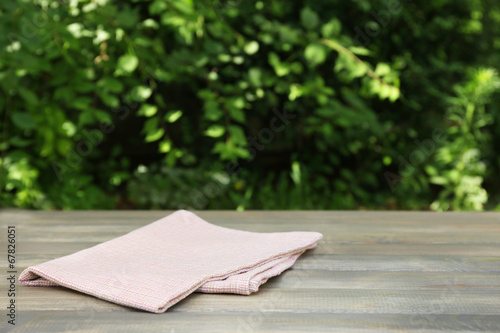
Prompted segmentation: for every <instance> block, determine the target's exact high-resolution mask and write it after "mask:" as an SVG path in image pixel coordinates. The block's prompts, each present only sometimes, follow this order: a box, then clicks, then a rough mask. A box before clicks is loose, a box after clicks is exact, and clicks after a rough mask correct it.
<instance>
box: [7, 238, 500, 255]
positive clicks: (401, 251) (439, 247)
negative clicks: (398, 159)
mask: <svg viewBox="0 0 500 333" xmlns="http://www.w3.org/2000/svg"><path fill="white" fill-rule="evenodd" d="M117 236H120V235H117ZM97 244H99V242H83V241H82V242H55V241H45V242H22V243H21V244H19V248H18V254H19V255H23V256H24V255H30V254H47V255H53V256H54V257H56V256H60V255H61V254H65V255H66V254H71V253H74V252H77V251H80V250H84V249H87V248H89V247H92V246H95V245H97ZM0 252H1V251H0ZM314 253H315V254H379V255H435V254H440V255H443V256H446V255H450V256H461V257H471V256H493V257H495V256H496V257H500V244H498V245H497V244H433V245H432V246H429V244H413V243H406V244H400V243H368V244H367V243H356V244H353V243H348V242H345V243H334V242H329V241H328V239H325V240H322V241H321V242H320V244H319V245H318V246H317V247H316V248H315V249H314Z"/></svg>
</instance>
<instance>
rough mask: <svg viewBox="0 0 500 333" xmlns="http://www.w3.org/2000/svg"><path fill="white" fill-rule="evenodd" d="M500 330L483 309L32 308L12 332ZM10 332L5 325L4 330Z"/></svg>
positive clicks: (498, 320)
mask: <svg viewBox="0 0 500 333" xmlns="http://www.w3.org/2000/svg"><path fill="white" fill-rule="evenodd" d="M118 324H121V325H118ZM68 331H76V332H94V333H111V332H123V333H129V332H130V333H136V332H145V331H155V332H167V333H169V332H174V333H179V332H187V333H192V332H205V333H220V332H238V333H250V332H292V333H293V332H297V333H303V332H347V333H351V332H403V331H404V332H417V331H419V332H422V331H425V332H452V331H462V332H465V331H467V332H498V331H500V317H498V316H477V315H432V314H426V315H419V316H407V315H393V314H376V315H374V314H363V315H356V314H325V313H314V314H300V313H297V314H289V313H259V312H253V313H250V314H248V313H243V314H242V313H192V314H191V313H168V312H167V313H164V314H160V315H157V314H149V313H141V312H137V311H129V312H118V313H113V315H112V316H111V315H110V314H109V313H100V312H90V311H82V312H78V313H76V314H75V313H73V312H70V311H56V312H54V311H50V312H36V311H35V312H31V311H30V312H26V313H24V321H23V322H21V324H20V325H19V326H18V327H16V328H15V330H12V331H11V332H12V333H25V332H30V333H31V332H37V333H56V332H68ZM2 332H4V331H2Z"/></svg>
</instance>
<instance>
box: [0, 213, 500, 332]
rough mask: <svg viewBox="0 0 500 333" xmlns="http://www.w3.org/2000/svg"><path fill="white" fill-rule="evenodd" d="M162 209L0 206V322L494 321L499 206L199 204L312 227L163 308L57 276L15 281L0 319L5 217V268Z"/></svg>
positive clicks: (148, 325) (370, 327)
mask: <svg viewBox="0 0 500 333" xmlns="http://www.w3.org/2000/svg"><path fill="white" fill-rule="evenodd" d="M169 213H171V212H168V211H90V212H31V211H15V210H7V211H0V224H1V230H2V231H1V233H0V235H1V237H2V239H1V242H0V244H2V246H1V250H0V252H1V253H2V256H1V258H2V259H1V267H2V279H1V282H0V288H1V291H0V306H1V308H2V309H4V310H3V311H4V312H3V315H2V319H1V320H2V322H0V331H1V332H9V331H10V332H37V333H42V332H50V333H53V332H65V331H68V332H70V331H71V332H152V331H154V332H310V331H313V332H412V331H415V332H416V331H425V332H453V331H461V332H465V331H467V332H474V331H479V332H500V213H432V212H366V211H358V212H354V211H353V212H343V211H342V212H338V211H287V212H278V211H247V212H233V211H201V212H197V214H198V215H199V216H201V217H202V218H204V219H205V220H207V221H209V222H211V223H213V224H217V225H221V226H224V227H229V228H234V229H240V230H248V231H255V232H278V231H299V230H302V231H318V232H321V233H323V235H324V238H323V240H322V241H321V243H320V244H319V245H318V247H317V248H316V249H314V250H310V251H307V252H306V253H305V254H304V255H302V256H301V257H300V258H299V260H298V261H297V262H296V263H295V265H294V266H293V267H292V268H291V269H289V270H287V271H285V272H284V273H283V274H282V275H280V276H278V277H275V278H272V279H270V280H269V281H268V282H267V283H266V284H264V285H262V286H261V288H260V290H259V291H258V292H257V293H254V294H252V295H250V296H242V295H229V294H220V295H219V294H201V293H194V294H191V295H190V296H188V297H187V298H186V299H184V300H183V301H181V302H180V303H178V304H177V305H175V306H173V307H172V308H170V309H169V310H168V311H167V312H165V313H163V314H153V313H147V312H143V311H140V310H135V309H131V308H127V307H124V306H120V305H116V304H113V303H109V302H106V301H103V300H100V299H97V298H95V297H92V296H88V295H86V294H83V293H80V292H77V291H73V290H70V289H66V288H63V287H27V286H24V285H21V284H20V283H19V282H17V283H16V289H17V290H16V291H17V292H16V299H15V300H16V305H17V307H16V310H17V313H16V316H17V317H16V325H15V326H12V325H7V317H6V316H5V309H6V306H7V305H8V302H9V300H10V298H9V297H7V289H8V288H9V287H8V281H7V279H6V276H7V270H8V268H7V255H6V252H7V226H8V225H13V226H16V244H17V248H16V250H17V253H16V271H17V274H16V278H17V279H18V278H19V274H20V273H21V271H22V270H23V269H25V268H26V267H28V266H31V265H36V264H39V263H43V262H45V261H48V260H50V259H54V258H57V257H60V256H64V255H68V254H72V253H74V252H76V251H79V250H83V249H85V248H88V247H90V246H93V245H96V244H98V243H101V242H104V241H107V240H110V239H112V238H115V237H117V236H121V235H123V234H125V233H127V232H129V231H132V230H134V229H136V228H138V227H140V226H143V225H145V224H148V223H151V222H153V221H155V220H157V219H159V218H161V217H164V216H166V215H168V214H169Z"/></svg>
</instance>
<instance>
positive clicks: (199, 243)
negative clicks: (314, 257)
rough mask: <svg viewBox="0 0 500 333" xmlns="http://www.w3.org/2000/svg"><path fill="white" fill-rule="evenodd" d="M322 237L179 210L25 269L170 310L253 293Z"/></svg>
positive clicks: (38, 281) (36, 279)
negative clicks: (257, 228)
mask: <svg viewBox="0 0 500 333" xmlns="http://www.w3.org/2000/svg"><path fill="white" fill-rule="evenodd" d="M321 238H322V235H321V234H320V233H317V232H276V233H256V232H248V231H240V230H234V229H229V228H224V227H219V226H216V225H213V224H210V223H208V222H206V221H204V220H202V219H201V218H200V217H198V216H197V215H195V214H193V213H191V212H188V211H185V210H179V211H176V212H174V213H173V214H171V215H168V216H167V217H164V218H162V219H160V220H158V221H156V222H153V223H151V224H148V225H146V226H144V227H141V228H139V229H136V230H134V231H132V232H130V233H128V234H126V235H124V236H121V237H118V238H115V239H112V240H110V241H107V242H104V243H101V244H99V245H96V246H94V247H91V248H88V249H85V250H82V251H79V252H76V253H74V254H71V255H68V256H65V257H60V258H57V259H54V260H51V261H48V262H45V263H43V264H39V265H36V266H32V267H28V268H27V269H25V270H24V271H23V272H22V273H21V275H20V277H19V281H20V282H21V283H23V284H25V285H28V286H64V287H67V288H71V289H75V290H78V291H81V292H83V293H86V294H89V295H93V296H96V297H98V298H101V299H104V300H107V301H110V302H114V303H117V304H121V305H125V306H130V307H134V308H138V309H142V310H146V311H150V312H155V313H162V312H165V311H166V310H167V309H168V308H169V307H171V306H172V305H174V304H175V303H177V302H179V301H180V300H182V299H183V298H185V297H186V296H188V295H189V294H191V293H193V292H195V291H197V292H205V293H235V294H242V295H249V294H250V293H252V292H255V291H257V290H258V289H259V286H260V285H261V284H263V283H265V282H266V281H267V280H268V279H269V278H270V277H273V276H276V275H279V274H281V272H283V271H284V270H286V269H287V268H290V267H291V266H292V265H293V264H294V263H295V261H296V260H297V258H298V257H299V256H300V255H301V254H302V253H303V252H304V251H306V250H307V249H312V248H314V247H315V246H316V244H317V242H318V241H319V240H320V239H321Z"/></svg>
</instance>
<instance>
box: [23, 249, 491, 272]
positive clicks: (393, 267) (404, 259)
mask: <svg viewBox="0 0 500 333" xmlns="http://www.w3.org/2000/svg"><path fill="white" fill-rule="evenodd" d="M68 254H70V253H68ZM62 255H65V252H62V254H61V256H62ZM56 257H58V256H54V255H48V254H30V255H24V256H23V257H20V258H19V263H18V267H19V269H20V270H21V269H24V268H26V267H29V266H33V265H37V264H40V263H43V262H45V261H48V260H52V259H55V258H56ZM291 269H292V270H304V269H306V270H311V269H314V270H330V271H362V272H365V271H366V272H402V271H413V272H497V273H500V257H491V256H488V257H479V256H474V257H460V256H441V255H432V256H431V255H428V256H414V255H411V256H410V255H377V254H373V255H371V254H363V255H356V254H342V255H340V254H333V255H330V254H316V253H314V252H309V253H308V252H306V253H304V254H303V255H302V256H301V257H300V258H299V259H298V260H297V262H296V263H295V265H294V266H293V267H292V268H291Z"/></svg>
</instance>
